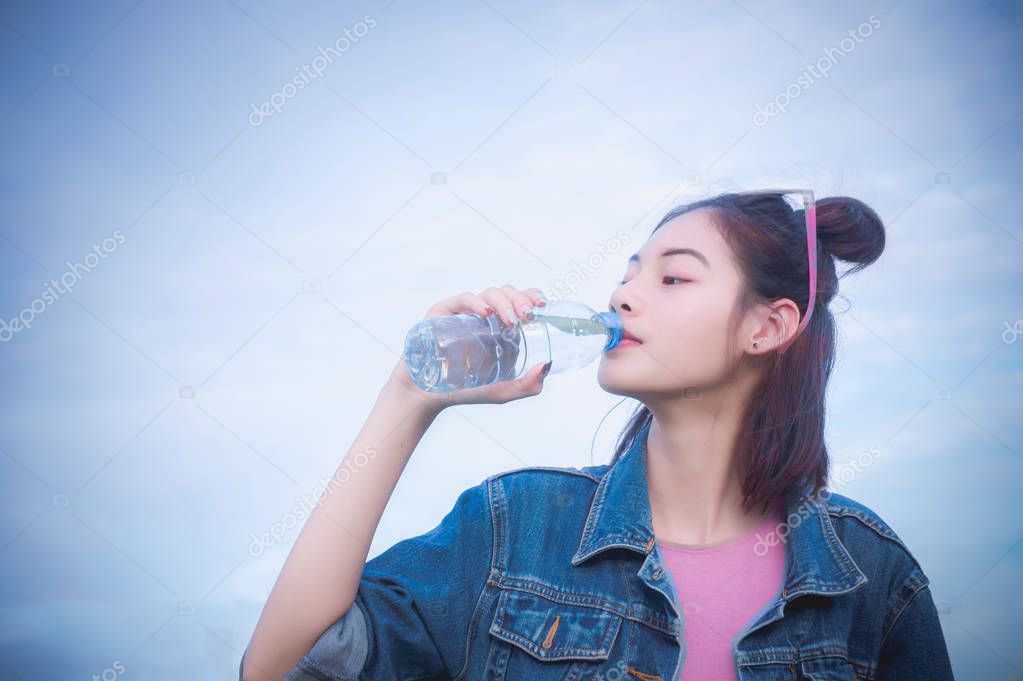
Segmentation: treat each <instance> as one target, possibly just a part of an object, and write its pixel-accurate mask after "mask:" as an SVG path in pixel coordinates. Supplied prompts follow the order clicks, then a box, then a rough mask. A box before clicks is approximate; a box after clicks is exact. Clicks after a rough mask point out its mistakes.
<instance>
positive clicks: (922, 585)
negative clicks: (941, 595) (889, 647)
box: [878, 574, 930, 656]
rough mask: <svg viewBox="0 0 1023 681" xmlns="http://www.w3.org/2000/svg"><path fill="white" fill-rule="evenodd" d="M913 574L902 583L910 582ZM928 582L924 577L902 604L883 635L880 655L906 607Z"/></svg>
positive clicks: (879, 648)
mask: <svg viewBox="0 0 1023 681" xmlns="http://www.w3.org/2000/svg"><path fill="white" fill-rule="evenodd" d="M912 576H913V575H912V574H910V576H909V577H906V579H905V581H904V582H903V583H902V585H905V584H906V582H908V581H909V580H910V577H912ZM928 584H930V580H927V579H924V580H923V581H922V582H921V583H920V584H919V585H917V587H916V588H915V589H914V590H913V593H911V594H910V595H909V598H907V599H906V601H905V603H903V604H902V606H901V607H900V608H899V611H898V612H897V613H896V614H895V618H894V619H893V620H892V624H891V626H890V627H888V629H887V631H885V632H884V634H883V635H882V636H881V643H880V645H878V655H879V656H880V654H881V651H882V650H884V644H885V641H887V640H888V635H889V634H891V633H892V632H893V631H894V630H895V627H896V626H897V625H898V624H899V620H900V619H901V618H902V613H904V612H906V608H908V607H909V605H910V604H911V603H912V602H913V601H914V600H916V597H917V594H919V593H920V592H921V591H923V589H924V587H926V586H927V585H928ZM902 585H900V586H899V588H902Z"/></svg>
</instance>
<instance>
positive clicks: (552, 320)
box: [404, 300, 622, 392]
mask: <svg viewBox="0 0 1023 681" xmlns="http://www.w3.org/2000/svg"><path fill="white" fill-rule="evenodd" d="M621 338H622V321H621V319H620V318H619V316H618V314H617V313H614V312H596V311H595V310H593V309H592V308H590V307H588V306H586V305H584V304H582V303H579V302H575V301H568V300H559V301H556V302H553V303H550V302H549V303H547V305H545V306H543V307H534V308H533V309H532V312H531V317H530V319H529V320H526V321H523V320H519V319H516V321H515V324H513V325H509V326H506V325H504V324H503V323H502V322H501V320H500V319H499V318H498V316H497V315H496V314H495V315H490V316H489V317H481V316H479V315H477V314H472V313H461V314H455V315H448V316H444V317H430V318H428V319H424V320H422V321H421V322H419V323H418V324H416V325H415V326H413V327H412V328H411V329H410V330H409V332H408V335H407V336H406V337H405V350H404V357H405V362H406V364H407V366H408V371H409V375H410V376H411V377H412V380H413V381H414V382H415V384H416V385H418V386H419V387H420V388H422V389H423V390H426V391H429V392H449V391H452V390H458V389H460V388H475V387H478V386H481V385H489V384H491V383H497V382H498V381H507V380H512V379H516V378H518V377H520V376H521V375H522V374H523V373H525V371H526V370H527V369H528V368H529V367H531V366H533V365H535V364H538V363H546V362H552V364H551V369H550V372H549V373H550V374H553V373H558V372H560V371H567V370H569V369H576V368H579V367H582V366H585V365H587V364H589V363H590V362H592V361H593V360H594V359H596V358H597V357H599V356H600V354H601V353H602V352H606V351H608V350H612V349H613V348H614V347H615V346H617V345H618V343H619V342H620V341H621Z"/></svg>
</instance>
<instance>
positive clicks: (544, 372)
mask: <svg viewBox="0 0 1023 681" xmlns="http://www.w3.org/2000/svg"><path fill="white" fill-rule="evenodd" d="M553 363H554V361H553V360H552V361H550V362H547V363H546V364H544V365H543V369H542V370H541V371H540V378H546V377H547V374H548V373H550V370H551V364H553Z"/></svg>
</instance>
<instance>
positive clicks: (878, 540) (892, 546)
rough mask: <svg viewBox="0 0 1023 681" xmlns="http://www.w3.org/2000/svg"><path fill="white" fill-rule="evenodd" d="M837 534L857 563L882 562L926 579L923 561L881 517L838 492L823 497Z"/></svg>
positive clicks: (862, 504) (825, 507)
mask: <svg viewBox="0 0 1023 681" xmlns="http://www.w3.org/2000/svg"><path fill="white" fill-rule="evenodd" d="M821 503H822V505H823V507H824V510H825V511H826V512H827V514H828V517H829V518H830V520H831V524H832V526H834V528H835V532H836V533H837V534H838V537H839V539H840V540H841V542H842V544H843V545H844V546H845V548H846V549H847V550H848V551H849V552H850V554H851V555H852V557H853V559H854V560H856V561H857V562H858V563H862V562H866V563H871V562H874V561H880V562H881V563H884V564H886V566H887V567H888V568H889V569H892V570H894V571H896V572H902V573H918V578H921V579H924V580H925V579H926V578H925V577H924V576H923V572H922V568H921V566H920V562H919V561H918V560H917V558H916V556H915V555H914V554H913V552H912V551H911V550H910V548H909V546H907V544H906V542H905V541H903V539H902V537H900V536H899V534H898V533H897V532H896V531H895V530H894V529H892V526H891V525H890V524H889V523H888V522H887V521H886V520H885V519H884V518H882V517H881V515H880V514H879V513H878V512H877V511H875V510H874V509H872V508H871V507H869V506H867V505H866V504H864V503H863V502H861V501H858V500H856V499H853V498H852V497H849V496H846V495H844V494H838V493H836V492H830V493H829V494H827V495H821Z"/></svg>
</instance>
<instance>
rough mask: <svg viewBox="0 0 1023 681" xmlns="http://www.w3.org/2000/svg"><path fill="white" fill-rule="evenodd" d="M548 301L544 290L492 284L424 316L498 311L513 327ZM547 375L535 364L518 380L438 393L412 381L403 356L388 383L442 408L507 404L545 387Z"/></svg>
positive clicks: (505, 323) (454, 298) (447, 300)
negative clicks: (424, 388) (461, 405)
mask: <svg viewBox="0 0 1023 681" xmlns="http://www.w3.org/2000/svg"><path fill="white" fill-rule="evenodd" d="M546 304H547V301H546V300H545V299H544V297H543V293H542V292H541V291H540V289H537V288H530V289H525V290H523V291H520V290H519V289H517V288H515V287H513V286H502V287H500V288H496V287H490V288H488V289H486V290H485V291H482V292H481V293H479V294H478V295H477V294H474V293H470V292H468V291H466V292H465V293H461V294H459V295H457V296H452V297H450V298H445V299H444V300H441V301H440V302H438V303H436V304H435V305H433V307H431V308H430V309H429V310H428V311H427V312H426V316H425V317H424V319H429V318H431V317H444V316H447V315H455V314H461V313H472V314H478V315H479V316H481V317H489V316H491V315H494V314H496V315H498V319H499V320H500V321H501V323H502V325H503V326H507V327H510V326H513V325H514V324H516V323H518V321H520V320H523V321H525V320H529V319H531V318H532V309H533V307H543V306H544V305H546ZM545 375H546V372H545V371H544V365H543V364H542V363H541V364H535V365H533V366H532V367H530V368H529V370H528V371H526V373H525V374H523V375H522V377H521V378H517V379H514V380H509V381H498V382H497V383H491V384H489V385H483V386H479V387H476V388H461V389H459V390H453V391H450V392H438V393H434V392H429V391H426V390H423V389H422V388H420V387H419V386H417V385H416V384H415V382H413V381H412V377H411V376H409V373H408V367H407V366H406V363H405V358H404V357H401V358H400V359H399V360H398V363H397V364H396V365H395V367H394V369H393V371H392V372H391V376H390V378H389V379H388V383H389V384H391V385H394V386H397V387H399V388H400V389H402V390H403V391H409V392H412V393H414V394H417V395H418V396H420V397H421V398H424V399H427V400H429V401H431V403H433V405H434V406H435V407H436V409H437V410H441V409H444V408H445V407H448V406H451V405H453V404H504V403H505V402H511V401H512V400H518V399H522V398H523V397H530V396H532V395H536V394H538V393H539V392H540V391H541V390H542V389H543V379H544V376H545Z"/></svg>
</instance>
